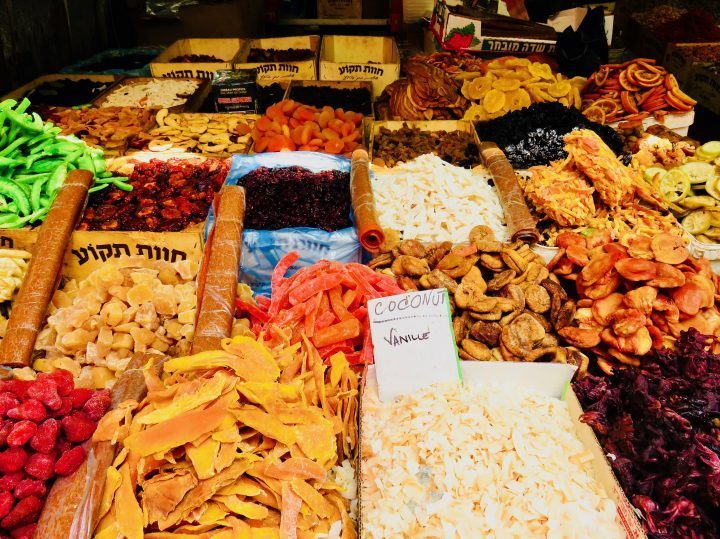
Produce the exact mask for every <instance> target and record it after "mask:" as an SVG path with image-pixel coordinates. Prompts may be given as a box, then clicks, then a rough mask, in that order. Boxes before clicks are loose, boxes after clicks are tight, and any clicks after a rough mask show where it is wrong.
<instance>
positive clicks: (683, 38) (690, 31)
mask: <svg viewBox="0 0 720 539" xmlns="http://www.w3.org/2000/svg"><path fill="white" fill-rule="evenodd" d="M655 34H656V35H657V36H658V37H659V38H660V39H662V40H664V41H666V42H668V43H700V42H703V41H718V40H719V39H720V28H718V25H717V22H716V21H715V18H714V17H713V15H712V14H711V13H708V12H707V11H703V10H700V9H693V10H690V11H688V12H687V13H683V14H682V15H680V16H679V17H678V18H677V19H674V20H670V21H667V22H665V23H664V24H661V25H660V26H658V27H657V28H655Z"/></svg>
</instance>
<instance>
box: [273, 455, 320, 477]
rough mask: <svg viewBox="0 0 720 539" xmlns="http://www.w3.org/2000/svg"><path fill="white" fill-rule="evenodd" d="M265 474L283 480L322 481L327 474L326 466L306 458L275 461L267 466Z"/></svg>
mask: <svg viewBox="0 0 720 539" xmlns="http://www.w3.org/2000/svg"><path fill="white" fill-rule="evenodd" d="M265 474H266V475H268V476H269V477H273V478H275V479H280V480H282V481H289V480H291V479H314V480H315V481H322V480H324V479H325V476H326V472H325V468H323V467H322V466H320V465H319V464H318V463H317V462H315V461H312V460H310V459H305V458H289V459H287V460H285V461H283V462H273V463H272V464H270V465H268V466H266V467H265Z"/></svg>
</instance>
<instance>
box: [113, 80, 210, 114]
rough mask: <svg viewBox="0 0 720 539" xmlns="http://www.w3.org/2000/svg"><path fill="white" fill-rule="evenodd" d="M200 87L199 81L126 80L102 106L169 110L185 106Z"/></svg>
mask: <svg viewBox="0 0 720 539" xmlns="http://www.w3.org/2000/svg"><path fill="white" fill-rule="evenodd" d="M199 86H200V81H199V80H197V79H150V80H146V79H124V80H123V81H121V82H120V83H119V84H118V86H117V87H116V88H115V89H114V90H112V91H111V92H110V93H109V94H107V95H106V96H104V98H103V99H102V103H100V106H101V107H102V108H107V107H140V108H169V107H177V106H180V105H184V104H185V103H186V102H187V100H188V98H190V96H192V95H193V94H194V93H195V92H196V91H197V89H198V87H199Z"/></svg>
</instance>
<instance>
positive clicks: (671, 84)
mask: <svg viewBox="0 0 720 539" xmlns="http://www.w3.org/2000/svg"><path fill="white" fill-rule="evenodd" d="M664 82H665V88H667V89H668V90H679V89H680V87H679V86H678V82H677V79H676V78H675V76H674V75H671V74H670V73H668V74H667V75H665V80H664Z"/></svg>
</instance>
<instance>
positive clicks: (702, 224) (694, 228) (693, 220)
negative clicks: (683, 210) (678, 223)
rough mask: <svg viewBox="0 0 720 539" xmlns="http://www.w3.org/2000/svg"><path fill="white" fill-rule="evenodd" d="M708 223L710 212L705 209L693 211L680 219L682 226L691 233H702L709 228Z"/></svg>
mask: <svg viewBox="0 0 720 539" xmlns="http://www.w3.org/2000/svg"><path fill="white" fill-rule="evenodd" d="M710 223H711V218H710V212H707V211H705V210H697V211H694V212H692V213H690V214H688V215H687V216H686V217H685V218H684V219H683V220H682V225H683V228H685V230H687V231H688V232H690V234H692V235H695V234H702V233H704V232H705V231H706V230H707V229H708V228H710Z"/></svg>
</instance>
